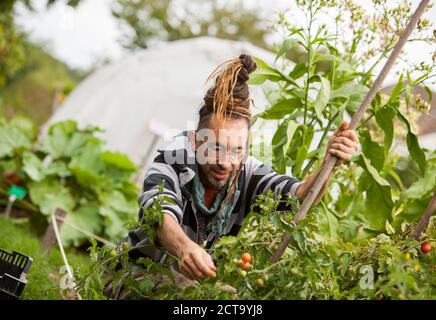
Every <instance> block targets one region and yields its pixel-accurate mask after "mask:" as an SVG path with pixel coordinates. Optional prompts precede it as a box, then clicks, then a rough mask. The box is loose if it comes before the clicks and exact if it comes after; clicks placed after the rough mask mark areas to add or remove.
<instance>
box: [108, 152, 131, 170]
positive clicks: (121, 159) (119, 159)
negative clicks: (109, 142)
mask: <svg viewBox="0 0 436 320" xmlns="http://www.w3.org/2000/svg"><path fill="white" fill-rule="evenodd" d="M101 159H102V160H103V162H104V163H106V164H107V165H110V166H113V167H116V168H119V169H122V170H126V171H135V169H136V165H135V164H134V163H133V162H132V161H130V159H129V158H128V157H127V156H126V155H124V154H122V153H121V152H112V151H105V152H103V153H102V155H101Z"/></svg>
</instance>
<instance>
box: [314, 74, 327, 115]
mask: <svg viewBox="0 0 436 320" xmlns="http://www.w3.org/2000/svg"><path fill="white" fill-rule="evenodd" d="M319 79H320V82H321V87H320V88H319V91H318V95H317V96H316V99H315V102H314V103H313V107H314V108H315V112H316V115H317V116H318V118H321V117H322V111H323V110H324V108H325V107H326V105H327V103H328V102H329V100H330V81H329V80H328V79H327V78H324V77H321V76H319Z"/></svg>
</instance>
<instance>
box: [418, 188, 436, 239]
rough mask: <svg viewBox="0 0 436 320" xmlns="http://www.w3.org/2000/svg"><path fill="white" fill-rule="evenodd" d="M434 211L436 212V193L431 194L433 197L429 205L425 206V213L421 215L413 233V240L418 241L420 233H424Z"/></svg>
mask: <svg viewBox="0 0 436 320" xmlns="http://www.w3.org/2000/svg"><path fill="white" fill-rule="evenodd" d="M435 210H436V192H435V193H433V197H432V198H431V200H430V203H429V204H428V206H427V209H425V212H424V214H423V215H422V217H421V220H419V223H418V225H417V226H416V229H415V232H414V233H413V239H415V240H418V238H419V236H420V235H421V233H422V231H424V229H425V228H426V227H427V225H428V222H429V221H430V217H431V216H432V214H433V212H434V211H435Z"/></svg>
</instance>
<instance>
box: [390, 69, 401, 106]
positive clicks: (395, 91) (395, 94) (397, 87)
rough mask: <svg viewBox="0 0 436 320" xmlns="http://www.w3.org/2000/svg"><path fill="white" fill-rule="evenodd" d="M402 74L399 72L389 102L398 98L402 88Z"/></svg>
mask: <svg viewBox="0 0 436 320" xmlns="http://www.w3.org/2000/svg"><path fill="white" fill-rule="evenodd" d="M403 86H404V83H403V74H401V76H400V78H399V79H398V82H397V84H396V85H395V87H394V89H392V92H391V97H390V98H389V102H394V101H397V100H398V99H399V96H400V93H401V90H403Z"/></svg>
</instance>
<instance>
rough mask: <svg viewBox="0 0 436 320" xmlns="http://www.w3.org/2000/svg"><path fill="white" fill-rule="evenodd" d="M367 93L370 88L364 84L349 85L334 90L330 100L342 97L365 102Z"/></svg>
mask: <svg viewBox="0 0 436 320" xmlns="http://www.w3.org/2000/svg"><path fill="white" fill-rule="evenodd" d="M367 93H368V87H366V86H364V85H363V84H354V83H349V84H345V85H343V86H341V87H340V88H338V89H335V90H333V91H332V93H331V96H330V99H334V98H339V97H342V98H354V99H361V100H363V98H364V97H365V96H366V94H367Z"/></svg>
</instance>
